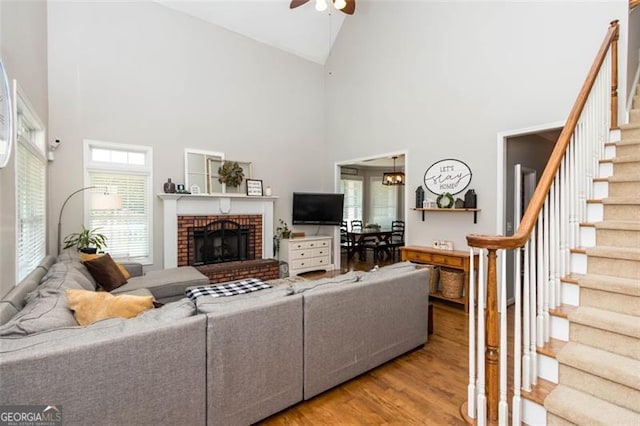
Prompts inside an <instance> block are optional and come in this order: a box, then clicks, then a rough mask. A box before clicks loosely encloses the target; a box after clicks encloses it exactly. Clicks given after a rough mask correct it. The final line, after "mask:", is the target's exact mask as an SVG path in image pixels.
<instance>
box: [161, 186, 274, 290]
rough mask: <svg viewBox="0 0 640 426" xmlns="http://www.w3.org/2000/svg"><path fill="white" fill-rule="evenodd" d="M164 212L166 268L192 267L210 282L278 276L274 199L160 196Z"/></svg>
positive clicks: (263, 278)
mask: <svg viewBox="0 0 640 426" xmlns="http://www.w3.org/2000/svg"><path fill="white" fill-rule="evenodd" d="M158 197H159V198H160V199H162V201H163V210H164V212H163V213H164V214H163V217H164V267H165V268H170V267H174V266H186V265H191V266H193V267H195V268H197V269H198V270H199V271H200V272H202V273H203V274H205V275H207V276H208V277H209V281H210V282H212V283H216V282H223V281H231V280H236V279H242V278H251V277H253V278H259V279H262V280H268V279H273V278H278V276H279V268H278V266H279V263H278V261H277V260H275V259H271V257H273V246H272V240H273V203H274V201H275V198H274V197H247V196H237V195H236V196H217V195H178V194H158Z"/></svg>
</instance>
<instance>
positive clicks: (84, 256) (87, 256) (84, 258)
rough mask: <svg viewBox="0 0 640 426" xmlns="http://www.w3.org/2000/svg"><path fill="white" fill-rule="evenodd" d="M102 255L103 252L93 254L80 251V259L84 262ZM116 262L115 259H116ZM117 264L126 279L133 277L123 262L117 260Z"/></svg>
mask: <svg viewBox="0 0 640 426" xmlns="http://www.w3.org/2000/svg"><path fill="white" fill-rule="evenodd" d="M100 256H104V255H103V254H102V253H101V254H91V253H83V252H80V260H82V261H83V262H86V261H88V260H93V259H96V258H98V257H100ZM114 262H115V260H114ZM115 263H116V266H118V269H120V272H122V275H124V279H125V280H128V279H129V278H131V274H130V273H129V271H127V268H125V267H124V266H122V265H121V264H119V263H118V262H115Z"/></svg>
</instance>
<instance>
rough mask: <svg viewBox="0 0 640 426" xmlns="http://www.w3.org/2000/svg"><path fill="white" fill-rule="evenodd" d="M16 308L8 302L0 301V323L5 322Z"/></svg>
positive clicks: (14, 312) (11, 316)
mask: <svg viewBox="0 0 640 426" xmlns="http://www.w3.org/2000/svg"><path fill="white" fill-rule="evenodd" d="M17 313H18V310H17V309H16V307H15V306H13V305H12V304H11V303H9V302H0V325H2V324H6V323H7V322H8V321H9V320H10V319H11V318H13V316H14V315H15V314H17Z"/></svg>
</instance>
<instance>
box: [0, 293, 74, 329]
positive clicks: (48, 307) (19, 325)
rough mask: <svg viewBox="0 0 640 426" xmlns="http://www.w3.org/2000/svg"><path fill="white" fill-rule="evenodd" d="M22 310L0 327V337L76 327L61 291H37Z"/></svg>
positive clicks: (64, 295) (65, 297)
mask: <svg viewBox="0 0 640 426" xmlns="http://www.w3.org/2000/svg"><path fill="white" fill-rule="evenodd" d="M36 291H38V293H39V294H38V297H34V298H32V299H31V300H30V301H29V302H28V303H27V304H26V305H25V307H24V308H22V310H21V311H20V312H18V313H17V314H16V315H14V316H13V318H11V319H10V320H9V321H8V322H7V323H6V324H4V325H3V326H0V336H25V335H27V334H33V333H38V332H41V331H46V330H50V329H53V328H61V327H71V326H75V325H77V323H76V320H75V318H73V313H72V312H71V311H70V310H69V307H68V306H67V296H66V294H65V292H64V290H62V289H53V288H49V289H39V290H36Z"/></svg>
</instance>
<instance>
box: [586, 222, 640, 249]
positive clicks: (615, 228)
mask: <svg viewBox="0 0 640 426" xmlns="http://www.w3.org/2000/svg"><path fill="white" fill-rule="evenodd" d="M595 227H596V235H595V237H596V239H595V241H596V244H597V245H598V246H613V245H615V246H617V247H640V222H638V221H629V220H605V221H603V222H600V223H598V224H596V225H595Z"/></svg>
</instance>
